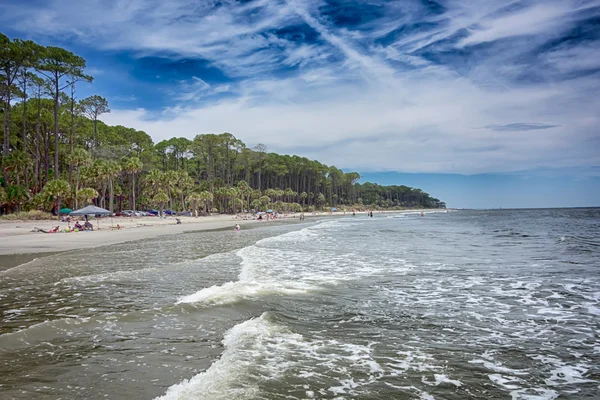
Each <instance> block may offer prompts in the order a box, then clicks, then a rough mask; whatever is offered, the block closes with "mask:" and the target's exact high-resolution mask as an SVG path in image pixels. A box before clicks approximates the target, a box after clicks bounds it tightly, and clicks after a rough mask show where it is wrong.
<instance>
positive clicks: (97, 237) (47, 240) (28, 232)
mask: <svg viewBox="0 0 600 400" xmlns="http://www.w3.org/2000/svg"><path fill="white" fill-rule="evenodd" d="M178 218H180V219H181V224H179V225H177V223H176V220H175V217H169V218H166V219H162V218H158V217H136V218H123V217H116V218H113V220H112V227H111V219H110V218H103V219H101V220H100V229H96V228H97V226H98V222H97V221H96V220H92V222H93V223H94V227H95V230H94V231H88V232H69V233H67V232H65V230H66V229H68V224H67V222H60V221H52V220H44V221H0V255H7V254H26V253H45V252H58V251H66V250H75V249H84V248H90V247H98V246H105V245H109V244H116V243H123V242H128V241H132V240H140V239H147V238H151V237H156V236H161V235H170V234H175V233H181V232H185V231H197V230H212V229H224V228H229V227H231V229H233V227H234V226H235V224H236V223H239V224H240V225H241V226H243V225H246V224H250V223H259V221H252V220H243V219H240V218H235V217H234V216H231V215H215V216H208V217H199V218H193V217H178ZM117 224H118V225H119V226H120V227H121V229H115V228H114V227H116V226H117ZM53 226H59V227H60V230H59V232H58V233H43V232H35V228H40V229H44V230H50V229H51V228H52V227H53Z"/></svg>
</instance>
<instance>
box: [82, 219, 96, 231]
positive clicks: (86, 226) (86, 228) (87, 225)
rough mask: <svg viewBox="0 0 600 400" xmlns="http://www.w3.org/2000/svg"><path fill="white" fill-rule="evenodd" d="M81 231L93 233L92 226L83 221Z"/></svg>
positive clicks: (88, 222)
mask: <svg viewBox="0 0 600 400" xmlns="http://www.w3.org/2000/svg"><path fill="white" fill-rule="evenodd" d="M83 229H84V230H86V231H93V230H94V226H93V225H92V224H91V223H90V221H85V224H83Z"/></svg>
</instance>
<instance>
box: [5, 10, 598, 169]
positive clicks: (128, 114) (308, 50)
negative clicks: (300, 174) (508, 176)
mask: <svg viewBox="0 0 600 400" xmlns="http://www.w3.org/2000/svg"><path fill="white" fill-rule="evenodd" d="M89 15H97V18H92V19H90V18H87V17H86V16H89ZM599 18H600V0H587V1H578V0H544V1H542V0H527V1H524V0H523V1H521V0H515V1H497V0H478V1H473V2H467V1H458V0H438V1H434V0H431V1H421V0H409V1H401V2H400V1H398V2H390V1H383V0H369V1H363V0H353V1H350V0H348V1H339V0H338V1H335V2H334V1H330V0H254V1H243V2H241V1H234V0H224V1H219V2H217V1H209V0H205V1H192V0H173V1H170V2H163V1H158V0H144V1H142V0H128V1H125V0H111V1H100V0H86V1H83V2H75V1H70V0H61V1H59V0H49V1H46V2H43V3H42V2H31V3H28V4H16V3H15V2H10V1H8V0H0V23H2V24H3V25H4V26H10V27H11V28H12V29H13V30H14V31H15V32H16V33H19V32H20V33H22V34H24V35H29V36H31V37H33V38H42V39H43V40H46V41H54V42H57V43H60V42H61V41H63V42H64V41H66V42H67V43H66V44H67V45H68V44H69V43H74V44H77V45H78V46H85V47H86V48H88V49H91V50H90V51H97V52H102V54H109V53H111V52H113V53H119V52H126V53H127V54H128V57H130V60H131V63H133V64H138V65H140V67H139V68H138V69H139V70H140V71H142V72H143V71H145V70H148V69H152V68H155V69H156V71H154V70H152V73H151V74H150V73H148V74H147V75H148V77H146V76H144V74H143V73H141V72H140V71H138V70H136V69H135V68H134V72H132V75H131V79H136V80H138V81H139V86H141V87H144V86H147V87H148V88H154V87H155V85H157V82H156V81H158V83H159V84H160V85H161V86H160V90H157V91H156V96H160V97H161V98H162V99H163V103H165V104H166V105H161V108H160V109H158V110H157V109H155V105H154V104H150V103H144V102H143V101H142V100H143V99H144V98H145V97H146V96H143V95H140V96H138V100H139V102H138V103H137V104H136V106H135V108H133V107H132V108H130V109H128V108H127V107H121V108H119V109H115V110H113V112H112V113H111V114H109V115H107V116H105V120H106V121H107V122H109V123H119V124H122V125H129V126H135V127H137V128H139V129H144V130H146V131H147V132H149V133H150V134H151V135H152V136H153V137H154V138H155V139H156V140H160V139H163V138H166V137H168V136H170V135H172V132H173V131H177V132H178V135H184V136H188V137H193V136H194V135H195V134H198V133H202V132H219V131H229V132H232V133H234V134H235V135H237V136H239V137H240V138H242V139H243V140H244V141H246V142H248V143H251V144H252V143H257V142H263V143H266V144H267V145H268V146H269V148H271V149H273V150H279V151H285V152H289V153H294V152H301V153H302V154H303V155H307V156H311V157H320V158H321V159H323V160H324V161H325V162H328V163H335V164H336V165H338V166H339V167H349V168H362V169H364V170H377V169H379V170H403V171H411V172H459V173H479V172H490V171H517V170H523V169H528V168H540V167H545V166H560V167H564V168H575V167H583V166H593V165H600V155H599V154H598V152H597V151H595V150H594V149H595V148H596V147H595V144H597V143H598V141H599V136H600V135H599V133H598V131H597V129H596V127H597V126H598V123H599V122H600V120H599V117H598V116H597V110H598V109H599V108H600V104H599V100H598V99H597V95H596V93H597V90H598V89H600V56H598V54H600V53H599V52H598V51H597V50H599V49H600V24H598V23H597V21H598V19H599ZM159 60H168V62H166V61H165V62H162V61H161V63H158V61H159ZM138 72H139V73H138ZM106 75H107V74H104V75H103V76H102V78H101V79H108V78H109V77H108V76H106ZM150 75H151V79H150ZM156 76H160V78H156ZM99 80H100V78H99ZM524 121H525V122H524ZM529 121H534V122H529ZM474 126H479V127H485V128H486V129H476V130H474V129H472V127H474ZM540 130H543V131H544V134H543V135H540V134H539V131H540ZM507 132H511V134H510V135H507ZM332 149H335V151H332ZM399 160H401V162H399Z"/></svg>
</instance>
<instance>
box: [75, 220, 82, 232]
mask: <svg viewBox="0 0 600 400" xmlns="http://www.w3.org/2000/svg"><path fill="white" fill-rule="evenodd" d="M73 228H75V229H78V230H82V229H83V225H81V224H80V223H79V221H76V222H75V225H73Z"/></svg>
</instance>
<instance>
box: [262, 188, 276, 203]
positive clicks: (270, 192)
mask: <svg viewBox="0 0 600 400" xmlns="http://www.w3.org/2000/svg"><path fill="white" fill-rule="evenodd" d="M265 196H268V197H269V200H270V201H271V202H272V203H274V202H275V199H276V197H277V190H275V189H267V190H265Z"/></svg>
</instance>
